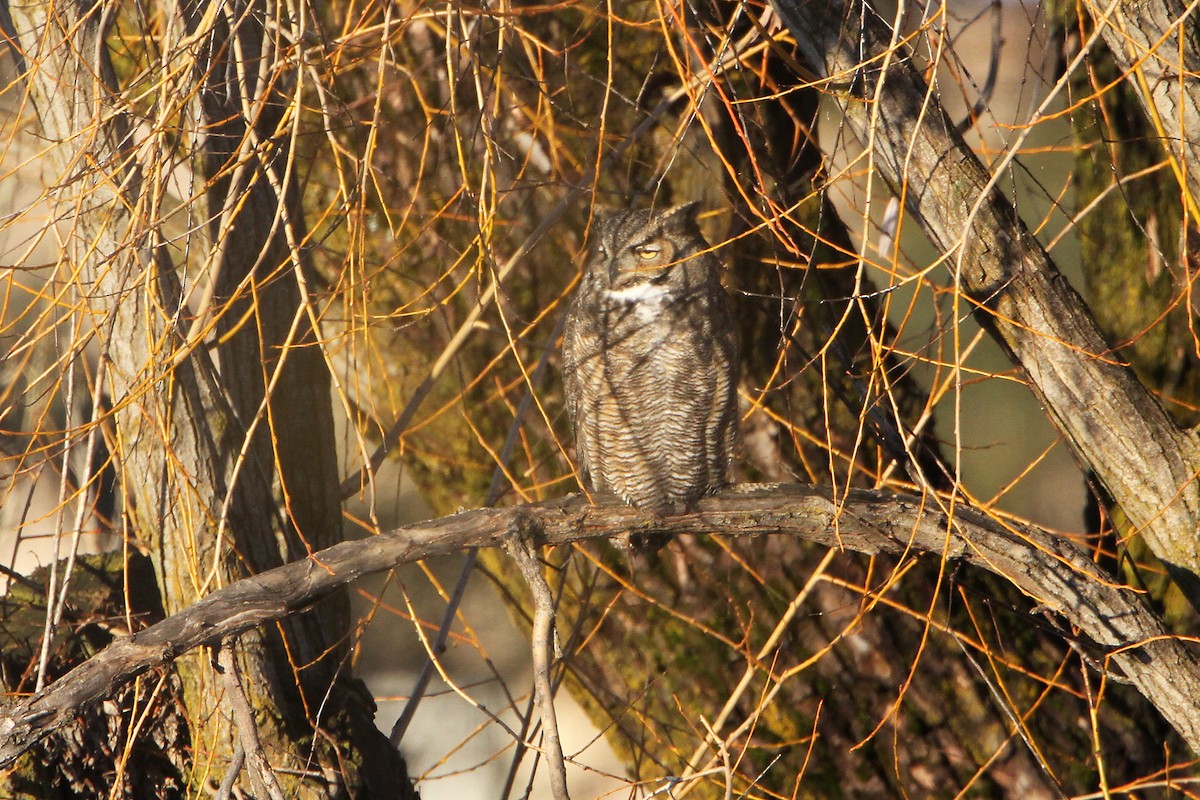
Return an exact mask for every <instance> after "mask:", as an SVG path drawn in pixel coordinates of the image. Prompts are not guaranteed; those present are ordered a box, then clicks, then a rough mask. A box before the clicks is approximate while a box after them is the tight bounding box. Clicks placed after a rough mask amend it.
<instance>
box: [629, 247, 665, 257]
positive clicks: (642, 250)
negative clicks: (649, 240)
mask: <svg viewBox="0 0 1200 800" xmlns="http://www.w3.org/2000/svg"><path fill="white" fill-rule="evenodd" d="M633 252H635V253H637V254H638V257H639V258H644V259H645V260H647V261H649V260H650V259H652V258H658V256H659V254H660V253H662V247H660V246H659V245H656V244H643V245H638V246H637V247H635V248H633Z"/></svg>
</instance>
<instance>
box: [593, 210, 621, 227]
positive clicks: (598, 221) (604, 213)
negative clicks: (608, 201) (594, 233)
mask: <svg viewBox="0 0 1200 800" xmlns="http://www.w3.org/2000/svg"><path fill="white" fill-rule="evenodd" d="M619 213H621V212H620V211H619V210H617V209H615V208H611V207H609V206H594V207H593V208H592V229H593V230H604V229H605V228H607V227H609V226H610V225H611V224H612V221H613V218H614V217H616V216H617V214H619Z"/></svg>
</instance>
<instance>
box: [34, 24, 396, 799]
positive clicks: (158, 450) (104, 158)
mask: <svg viewBox="0 0 1200 800" xmlns="http://www.w3.org/2000/svg"><path fill="white" fill-rule="evenodd" d="M117 13H119V11H118V10H117V8H116V7H114V6H111V5H105V4H96V5H94V6H92V7H85V6H80V5H77V4H74V3H56V2H39V3H14V4H12V6H11V14H12V20H13V24H14V26H15V29H16V35H17V41H18V43H19V45H20V47H21V55H22V57H23V59H24V62H25V66H26V67H27V68H29V70H30V71H29V73H28V85H29V94H30V97H31V98H32V100H33V104H34V107H35V108H36V110H37V112H38V116H39V118H40V120H41V123H42V131H43V134H44V136H45V137H46V139H47V140H48V141H49V142H50V143H51V146H50V147H49V148H48V150H47V157H48V158H51V159H53V161H54V163H55V164H56V166H57V168H58V172H59V174H60V175H61V176H62V182H61V184H60V186H59V187H58V191H57V193H56V200H57V202H58V203H59V208H60V209H61V212H60V213H61V216H62V218H63V219H65V220H68V223H67V224H68V225H69V235H68V236H67V238H66V243H65V249H64V252H63V256H62V262H61V263H62V264H63V265H67V266H70V267H71V268H72V269H73V270H74V271H73V272H72V273H70V275H71V276H72V277H71V280H72V282H73V284H74V288H75V291H76V295H77V303H78V308H79V309H80V312H79V313H82V314H85V315H86V318H87V320H88V324H89V325H92V326H93V332H94V335H95V337H96V339H97V341H98V342H100V344H101V348H102V355H101V358H102V359H104V360H105V361H106V363H107V365H108V369H107V375H108V377H109V387H108V393H109V395H110V396H111V398H112V405H113V408H114V415H113V419H114V422H115V426H114V430H115V433H114V439H115V447H114V456H115V459H116V463H117V464H118V469H119V474H120V478H121V485H122V487H123V490H124V497H125V500H126V507H125V509H124V513H125V515H126V518H127V520H128V524H129V532H130V535H131V536H133V537H134V538H135V540H136V541H137V542H138V544H139V546H140V547H142V548H144V549H145V551H146V552H148V553H149V554H150V555H151V557H152V559H153V561H154V565H155V571H156V573H157V577H158V586H159V591H160V592H161V594H162V598H163V606H164V608H165V610H166V612H167V613H172V612H174V611H177V610H179V609H182V608H184V607H186V606H188V605H190V604H192V603H194V602H195V601H196V600H198V599H199V598H201V597H203V596H204V595H205V594H207V593H209V592H210V591H212V590H214V589H216V588H219V587H220V586H222V585H224V584H225V583H227V582H228V581H229V580H231V579H234V578H237V577H240V576H243V575H246V574H252V573H255V572H259V571H261V570H264V569H269V568H271V567H273V566H277V565H279V564H282V563H285V562H287V561H291V560H295V559H297V558H303V557H305V555H306V554H307V553H309V552H312V551H313V550H316V549H319V548H321V547H324V546H327V545H329V544H332V543H334V542H335V541H338V540H339V539H340V538H341V519H340V507H339V497H338V495H337V491H338V489H337V484H338V480H337V477H338V476H337V474H336V464H337V461H336V452H335V449H334V435H333V420H332V414H331V408H330V394H329V380H328V372H327V369H326V367H325V364H324V362H323V356H322V351H321V348H320V346H319V344H318V343H317V342H316V337H315V336H314V333H313V326H312V319H313V317H311V316H310V309H309V308H308V305H307V304H308V303H309V302H310V300H309V291H310V290H309V287H308V285H307V280H308V274H309V271H310V269H311V267H310V265H308V264H307V263H306V258H305V251H304V248H305V246H306V241H305V226H304V222H303V216H302V210H301V208H300V205H299V202H298V199H299V194H298V177H299V176H298V173H297V171H296V169H295V165H294V163H293V140H292V136H291V135H290V134H291V132H290V130H289V129H288V128H287V127H286V126H284V127H281V126H280V124H281V123H282V122H284V117H283V114H282V111H283V109H284V108H285V105H284V103H283V98H282V96H281V95H280V89H279V81H281V80H285V79H286V78H287V76H288V74H289V70H288V68H287V67H285V66H284V65H283V64H282V61H281V59H278V58H277V57H278V55H279V53H278V48H279V42H278V40H277V38H275V37H277V36H279V35H280V31H279V28H278V27H277V26H276V27H275V28H273V30H274V32H275V33H274V34H273V35H268V34H267V32H266V31H267V22H268V21H269V20H273V19H276V17H277V15H278V14H279V13H280V12H279V9H278V8H276V7H274V6H273V5H272V4H270V3H267V2H263V3H250V4H243V5H239V6H238V7H237V11H236V12H235V10H234V8H233V7H231V6H225V5H224V4H218V3H213V4H194V5H189V6H188V7H187V8H186V9H185V10H184V16H185V26H184V27H185V29H186V32H187V34H188V35H189V36H191V37H192V41H193V42H194V43H200V46H199V48H198V49H190V50H180V51H178V52H177V53H172V55H174V56H179V55H180V54H181V53H188V54H189V55H190V57H191V58H192V59H193V62H192V64H191V68H190V69H180V68H179V67H180V66H182V65H181V64H180V63H172V64H169V65H164V66H170V67H171V70H170V71H164V72H162V73H161V80H163V83H162V84H161V85H160V87H159V92H158V94H157V98H158V102H157V103H156V104H155V105H154V106H153V108H152V110H151V113H150V115H149V116H150V119H148V120H145V121H144V122H143V123H142V124H141V125H138V124H135V120H134V118H133V117H132V116H130V114H129V113H128V109H131V108H133V107H134V101H132V100H131V99H130V98H129V97H128V96H127V95H126V94H124V93H123V91H122V88H121V87H120V85H119V81H118V79H117V77H116V75H115V73H114V71H113V67H112V64H111V61H110V58H109V51H108V47H107V44H106V39H105V37H106V36H107V35H108V33H109V28H110V26H111V25H112V23H113V21H114V19H113V17H114V16H115V15H116V14H117ZM231 31H236V33H231ZM166 35H167V36H168V39H169V36H170V34H169V32H168V33H167V34H166ZM167 52H171V51H170V48H169V47H168V48H167ZM192 76H195V77H196V78H197V79H199V80H200V86H199V88H195V87H194V86H193V85H192V84H191V82H190V80H189V79H190V78H191V77H192ZM196 95H198V96H199V98H200V102H199V107H200V120H199V122H200V127H198V128H196V129H195V130H188V129H187V128H186V125H184V127H182V128H180V129H174V128H172V127H171V125H172V123H173V122H174V121H177V120H178V121H180V122H183V121H186V120H187V119H188V118H189V116H188V115H189V113H190V112H191V111H192V110H193V104H192V102H191V98H192V97H195V96H196ZM148 128H149V129H148ZM176 135H178V136H179V142H180V144H181V146H182V148H183V149H182V150H174V149H172V146H171V142H172V140H173V137H174V136H176ZM191 142H197V143H199V149H198V150H197V156H198V159H197V160H198V166H199V168H200V172H201V175H202V181H201V183H200V185H199V188H200V189H201V192H202V194H203V195H204V198H205V200H206V203H207V209H208V211H207V214H208V216H207V220H208V224H207V225H206V226H203V228H202V230H206V231H207V233H208V236H209V239H208V240H207V241H206V240H204V239H202V238H201V237H200V236H198V235H197V234H198V233H199V230H197V229H195V228H194V227H193V228H192V229H191V230H189V231H188V232H187V236H186V238H185V239H184V244H183V248H182V250H181V252H182V253H183V254H184V257H187V256H189V255H191V256H193V257H195V255H196V254H197V253H201V252H203V253H205V257H203V258H198V259H196V262H197V263H195V264H194V265H193V266H194V268H195V269H196V270H197V272H198V274H199V275H200V279H199V280H200V281H201V282H202V283H203V282H205V281H210V282H211V284H212V299H211V302H210V303H209V305H208V306H207V307H206V308H205V309H204V310H203V312H202V314H201V315H200V316H199V317H198V318H195V319H194V318H193V317H192V315H191V310H190V307H189V297H188V296H187V295H186V293H185V290H184V286H183V284H182V283H181V280H180V276H179V273H178V271H177V268H176V266H175V264H174V263H173V258H172V253H171V252H170V249H169V247H168V243H167V241H166V239H165V234H164V231H163V228H162V226H163V220H164V219H166V218H167V216H168V214H169V212H170V211H171V210H172V209H171V206H170V201H169V200H168V180H169V177H170V171H171V170H170V169H169V168H170V166H171V160H172V159H173V158H175V157H177V154H180V153H181V154H182V156H183V159H184V161H183V163H184V165H185V166H184V167H183V169H186V164H187V159H188V157H189V155H188V150H187V146H188V144H189V143H191ZM175 210H178V209H175ZM193 218H194V215H193ZM214 320H215V325H214V324H212V323H213V321H214ZM214 341H215V342H216V343H217V347H216V349H215V353H216V363H214V361H213V360H212V359H211V358H210V356H209V352H210V351H209V347H210V345H211V343H212V342H214ZM349 630H350V627H349V618H348V613H347V608H346V603H345V599H344V597H342V596H341V595H340V594H339V595H338V596H337V597H336V598H334V599H331V600H329V601H326V602H325V603H322V604H321V605H319V606H318V607H316V608H314V609H313V610H311V611H308V612H305V613H303V614H300V615H298V616H296V617H294V618H292V619H289V620H288V621H286V622H285V623H283V624H281V625H280V626H278V627H275V628H271V629H268V630H265V631H262V632H257V633H254V634H251V635H247V636H245V637H243V638H242V639H241V641H240V642H238V643H237V645H236V646H237V653H238V660H237V663H238V664H239V669H240V672H241V673H242V674H241V684H242V686H243V687H244V688H245V691H246V693H247V696H248V700H249V702H250V705H251V707H252V708H253V709H254V710H255V714H254V719H255V722H256V723H257V727H258V735H259V737H260V740H261V742H262V744H263V746H264V749H265V751H266V757H267V761H268V763H269V764H271V765H274V767H275V768H276V775H277V776H278V778H279V780H280V782H281V783H282V785H283V786H284V787H285V789H286V791H287V792H288V794H289V796H296V797H325V796H335V795H338V794H340V793H342V792H345V791H352V792H354V793H356V794H357V796H360V797H363V796H378V797H395V796H397V795H399V794H401V793H402V787H403V786H404V785H406V781H405V779H404V777H403V770H402V767H401V762H400V761H399V758H398V756H397V755H396V754H395V753H394V751H392V750H391V749H390V748H388V747H387V746H386V742H385V740H383V739H382V737H381V736H380V734H379V733H378V732H377V731H376V730H375V729H374V727H373V725H372V719H371V717H372V711H373V708H372V704H371V701H370V699H369V697H367V696H366V695H365V692H364V691H363V690H362V689H361V687H359V686H358V685H357V684H355V682H354V681H353V680H352V679H349V678H348V677H347V676H341V673H342V672H343V671H344V670H345V669H346V664H345V657H346V652H347V646H348V645H349V641H348V640H347V638H346V637H347V636H348V634H349ZM229 644H230V646H232V645H233V643H229ZM214 663H215V662H214V660H212V659H210V657H209V655H207V654H205V653H197V654H195V655H193V656H191V657H189V658H186V659H183V660H182V661H181V662H180V663H179V664H178V665H177V666H178V669H179V673H180V677H181V679H182V691H183V698H184V705H185V707H186V709H187V717H188V721H189V723H190V726H191V734H192V735H191V741H192V750H191V753H190V759H187V763H184V760H183V754H177V755H178V757H179V758H180V759H181V761H180V762H179V764H178V766H179V767H180V768H181V770H185V771H190V773H191V774H192V775H194V776H200V777H199V778H197V780H199V781H201V782H202V783H208V784H209V785H210V786H215V785H216V784H217V783H219V782H220V781H221V779H222V777H223V776H224V774H225V773H226V772H227V771H228V770H229V766H230V764H231V762H232V760H233V758H234V752H235V749H236V747H237V746H238V745H239V743H241V744H245V738H244V737H245V735H246V734H247V731H246V730H245V729H244V728H243V729H242V730H240V731H239V730H235V726H234V722H233V719H232V715H231V707H232V706H233V703H232V701H231V698H230V697H229V696H227V694H226V692H227V691H230V689H229V688H228V687H229V686H230V684H229V683H228V682H225V683H223V682H222V678H221V676H220V675H218V674H216V673H215V672H214ZM247 747H248V745H247ZM251 773H252V771H251V770H247V771H246V772H243V775H242V779H241V781H240V782H244V783H245V785H246V786H250V785H252V784H253V785H256V786H258V787H259V791H260V792H261V791H262V786H261V784H260V783H259V782H258V781H259V779H260V776H259V775H256V774H251ZM200 791H204V790H203V789H201V790H200Z"/></svg>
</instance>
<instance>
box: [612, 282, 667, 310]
mask: <svg viewBox="0 0 1200 800" xmlns="http://www.w3.org/2000/svg"><path fill="white" fill-rule="evenodd" d="M670 295H671V289H670V287H667V286H662V285H660V284H657V283H652V282H650V281H642V282H641V283H635V284H634V285H633V286H626V287H625V288H624V289H606V290H605V292H604V299H606V300H615V301H616V302H618V303H649V304H651V305H656V304H659V303H662V302H664V301H665V300H667V299H669V297H670Z"/></svg>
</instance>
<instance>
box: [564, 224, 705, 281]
mask: <svg viewBox="0 0 1200 800" xmlns="http://www.w3.org/2000/svg"><path fill="white" fill-rule="evenodd" d="M697 207H698V204H697V203H686V204H684V205H679V206H673V207H671V208H668V209H666V210H664V211H650V210H644V209H643V210H634V211H597V213H596V226H595V239H594V242H595V243H594V245H593V246H592V252H591V256H590V257H589V258H588V271H589V272H590V273H591V274H592V276H593V277H594V279H595V280H598V281H599V282H600V283H602V284H603V285H604V288H606V289H608V290H613V291H621V290H635V289H636V288H637V287H638V286H663V287H668V286H688V285H692V286H694V285H696V284H698V283H700V282H702V281H703V280H704V279H705V278H706V277H707V276H708V272H709V271H711V270H712V269H713V264H714V262H715V259H714V258H713V257H712V256H711V253H707V252H706V251H708V249H709V247H708V244H707V242H705V241H704V237H703V236H702V235H701V234H700V228H699V227H698V226H697V225H696V211H697Z"/></svg>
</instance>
